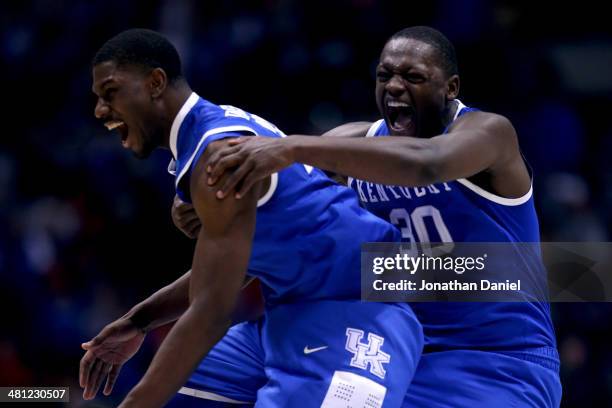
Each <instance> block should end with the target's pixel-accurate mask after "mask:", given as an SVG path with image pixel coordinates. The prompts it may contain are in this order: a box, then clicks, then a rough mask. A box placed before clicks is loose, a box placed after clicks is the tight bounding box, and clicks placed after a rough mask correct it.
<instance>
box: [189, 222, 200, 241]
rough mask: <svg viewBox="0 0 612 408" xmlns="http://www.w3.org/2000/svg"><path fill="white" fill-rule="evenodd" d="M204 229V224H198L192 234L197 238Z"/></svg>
mask: <svg viewBox="0 0 612 408" xmlns="http://www.w3.org/2000/svg"><path fill="white" fill-rule="evenodd" d="M201 229H202V224H198V225H197V226H196V227H195V228H194V229H193V230H192V231H191V236H192V237H193V238H194V239H195V238H197V237H198V235H199V234H200V230H201Z"/></svg>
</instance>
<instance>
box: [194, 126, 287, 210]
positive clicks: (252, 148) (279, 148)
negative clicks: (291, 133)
mask: <svg viewBox="0 0 612 408" xmlns="http://www.w3.org/2000/svg"><path fill="white" fill-rule="evenodd" d="M288 142H289V140H288V139H287V138H272V137H261V136H248V137H240V138H236V139H231V140H230V141H229V142H228V144H227V146H225V147H222V148H221V149H219V150H217V151H216V152H215V153H214V154H213V155H212V156H211V157H210V159H209V161H208V167H207V169H206V171H207V172H208V177H209V178H208V184H209V185H214V184H216V183H217V181H218V180H219V179H220V178H221V176H223V174H224V173H225V172H226V171H227V170H229V169H233V168H235V170H234V172H233V174H232V175H231V176H229V177H228V178H227V179H226V180H225V181H224V182H223V185H221V186H219V190H218V191H217V198H225V197H226V196H227V195H228V193H229V192H230V191H232V190H234V189H236V187H237V186H238V184H239V183H241V185H240V188H239V190H238V191H237V192H236V198H238V199H239V198H241V197H244V195H245V194H246V193H247V192H248V191H249V189H250V188H251V187H253V185H254V184H255V183H257V182H258V181H260V180H263V179H265V178H266V177H268V176H270V175H271V174H273V173H276V172H278V171H280V170H282V169H284V168H285V167H287V166H290V165H291V164H293V162H294V159H293V152H292V150H291V147H290V144H289V143H288Z"/></svg>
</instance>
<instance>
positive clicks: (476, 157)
mask: <svg viewBox="0 0 612 408" xmlns="http://www.w3.org/2000/svg"><path fill="white" fill-rule="evenodd" d="M364 129H365V124H361V125H359V124H350V125H348V126H346V127H339V128H336V129H334V131H333V132H330V133H331V136H330V137H311V136H300V135H293V136H288V137H285V138H282V139H273V138H264V137H253V138H243V140H241V141H237V142H234V143H233V145H232V146H230V147H228V148H226V149H223V150H221V151H219V152H218V153H217V154H216V155H215V156H214V157H212V158H211V165H210V168H209V169H208V170H209V173H210V180H209V183H210V184H217V183H218V178H219V176H221V175H222V174H224V173H225V171H226V170H227V169H230V168H236V170H235V171H234V173H233V174H232V176H230V177H228V178H227V179H226V180H225V182H223V183H218V185H219V186H220V189H219V191H218V193H217V197H218V198H223V197H226V196H227V193H228V192H229V191H230V190H232V189H234V188H235V187H236V186H237V185H238V184H239V183H240V182H242V185H241V187H240V190H239V192H238V194H237V196H238V197H239V196H241V195H242V194H244V193H246V192H247V191H248V190H249V189H250V188H251V186H252V185H253V184H254V183H255V182H257V181H258V180H261V179H263V178H265V177H267V176H269V175H270V174H272V173H274V172H277V171H279V170H282V169H283V168H285V167H287V166H288V165H291V164H293V163H296V162H298V163H304V164H308V165H311V166H313V167H318V168H320V169H322V170H325V171H328V172H332V173H335V174H341V175H344V176H350V177H354V178H358V179H361V180H366V181H370V182H375V183H380V184H391V185H401V186H423V185H428V184H432V183H437V182H445V181H449V180H456V179H459V178H465V177H471V176H474V175H476V174H480V173H483V172H486V174H487V176H488V178H489V181H490V185H491V187H492V188H493V190H494V192H496V193H497V194H500V195H502V196H505V197H514V196H521V195H523V194H525V193H526V192H527V190H528V189H529V186H530V180H529V175H528V173H527V169H526V167H525V164H524V163H523V160H522V158H521V155H520V151H519V148H518V141H517V136H516V132H515V131H514V128H513V127H512V125H511V124H510V122H509V121H508V120H507V119H506V118H504V117H503V116H500V115H496V114H492V113H486V112H470V113H468V114H466V115H464V116H462V117H461V118H460V119H458V120H457V121H456V123H454V124H453V126H452V128H451V129H450V131H449V132H448V133H446V134H443V135H439V136H435V137H432V138H430V139H421V138H415V137H404V136H401V137H380V138H365V137H358V136H359V135H362V134H364V133H365V131H364ZM483 174H484V173H483Z"/></svg>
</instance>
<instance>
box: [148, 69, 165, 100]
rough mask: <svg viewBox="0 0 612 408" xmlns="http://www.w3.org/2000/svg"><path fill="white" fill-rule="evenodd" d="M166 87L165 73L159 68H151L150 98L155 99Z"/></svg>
mask: <svg viewBox="0 0 612 408" xmlns="http://www.w3.org/2000/svg"><path fill="white" fill-rule="evenodd" d="M167 86H168V77H167V76H166V72H165V71H164V70H163V69H161V68H153V70H152V71H151V73H150V74H149V88H150V90H151V98H153V99H157V98H159V97H160V96H161V95H162V94H163V93H164V90H165V89H166V87H167Z"/></svg>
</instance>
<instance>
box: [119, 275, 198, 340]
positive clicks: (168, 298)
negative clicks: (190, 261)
mask: <svg viewBox="0 0 612 408" xmlns="http://www.w3.org/2000/svg"><path fill="white" fill-rule="evenodd" d="M190 277H191V271H188V272H187V273H185V274H184V275H183V276H181V277H180V278H178V279H177V280H175V281H174V282H172V283H171V284H170V285H167V286H165V287H163V288H161V289H160V290H158V291H157V292H155V293H154V294H152V295H151V296H149V297H148V298H147V299H145V300H144V301H142V302H140V303H139V304H137V305H136V306H134V307H133V308H132V309H131V310H130V311H129V312H128V313H127V314H126V317H127V318H129V319H130V320H132V322H134V324H135V325H136V326H137V327H139V328H140V329H141V330H143V331H150V330H152V329H155V328H157V327H160V326H163V325H164V324H166V323H170V322H173V321H175V320H176V319H178V318H179V317H180V316H181V315H182V314H183V313H184V312H185V311H186V310H187V308H188V307H189V280H190Z"/></svg>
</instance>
